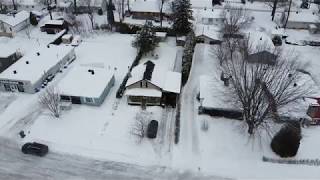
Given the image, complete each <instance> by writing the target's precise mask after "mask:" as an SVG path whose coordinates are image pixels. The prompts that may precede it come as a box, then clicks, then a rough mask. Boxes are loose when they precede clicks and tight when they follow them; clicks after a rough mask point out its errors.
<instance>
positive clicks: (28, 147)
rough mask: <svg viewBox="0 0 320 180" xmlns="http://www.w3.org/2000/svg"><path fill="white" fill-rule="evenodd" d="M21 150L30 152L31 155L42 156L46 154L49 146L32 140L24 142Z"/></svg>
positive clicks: (26, 152) (25, 152)
mask: <svg viewBox="0 0 320 180" xmlns="http://www.w3.org/2000/svg"><path fill="white" fill-rule="evenodd" d="M21 151H22V152H23V153H24V154H32V155H36V156H41V157H43V156H45V155H46V154H48V152H49V147H48V146H47V145H44V144H40V143H36V142H32V143H31V142H29V143H25V144H24V145H23V146H22V148H21Z"/></svg>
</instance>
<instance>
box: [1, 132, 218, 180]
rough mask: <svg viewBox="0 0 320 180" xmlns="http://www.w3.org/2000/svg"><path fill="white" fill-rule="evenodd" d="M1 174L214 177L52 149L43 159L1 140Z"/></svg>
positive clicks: (15, 177)
mask: <svg viewBox="0 0 320 180" xmlns="http://www.w3.org/2000/svg"><path fill="white" fill-rule="evenodd" d="M0 146H1V149H0V177H1V179H6V180H21V179H23V180H29V179H30V180H31V179H32V180H51V179H60V180H61V179H63V180H71V179H72V180H75V179H76V180H85V179H88V180H89V179H90V180H96V179H97V180H100V179H101V180H102V179H104V180H105V179H112V180H117V179H155V180H158V179H159V180H160V179H170V180H171V179H172V180H175V179H176V180H178V179H215V178H212V177H203V176H198V175H193V174H191V173H188V172H186V173H178V172H174V171H172V170H169V169H166V168H164V167H155V166H152V167H142V166H137V165H131V164H126V163H120V162H112V161H99V160H92V159H87V158H84V157H80V156H74V155H68V154H59V153H56V152H50V153H49V154H48V155H47V156H46V157H43V158H40V157H35V156H31V155H24V154H22V153H21V152H20V150H19V145H18V144H16V143H14V142H13V141H11V140H9V139H3V138H1V139H0Z"/></svg>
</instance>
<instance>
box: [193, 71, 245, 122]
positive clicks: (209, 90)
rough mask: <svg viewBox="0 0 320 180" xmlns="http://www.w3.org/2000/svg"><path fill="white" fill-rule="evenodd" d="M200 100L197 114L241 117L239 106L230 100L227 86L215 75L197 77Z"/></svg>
mask: <svg viewBox="0 0 320 180" xmlns="http://www.w3.org/2000/svg"><path fill="white" fill-rule="evenodd" d="M199 83H200V89H199V95H198V98H199V100H200V106H199V114H208V115H211V116H222V117H227V118H235V119H241V118H242V109H241V108H239V107H240V106H239V105H237V104H235V103H234V102H231V101H230V99H229V98H228V97H230V94H228V93H231V92H230V90H229V88H228V86H225V85H224V82H223V81H221V80H220V79H218V78H217V77H215V76H209V75H201V76H200V78H199Z"/></svg>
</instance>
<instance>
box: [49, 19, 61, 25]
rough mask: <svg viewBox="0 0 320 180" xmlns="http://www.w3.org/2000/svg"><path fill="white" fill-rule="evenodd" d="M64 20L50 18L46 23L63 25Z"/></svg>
mask: <svg viewBox="0 0 320 180" xmlns="http://www.w3.org/2000/svg"><path fill="white" fill-rule="evenodd" d="M63 23H64V20H56V19H54V20H49V21H47V22H46V23H45V25H47V24H50V25H63Z"/></svg>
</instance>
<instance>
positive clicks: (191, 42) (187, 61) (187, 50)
mask: <svg viewBox="0 0 320 180" xmlns="http://www.w3.org/2000/svg"><path fill="white" fill-rule="evenodd" d="M195 45H196V39H195V34H194V32H193V31H190V32H189V34H188V36H187V38H186V43H185V46H184V50H183V56H182V84H183V85H184V84H185V83H186V82H187V81H188V78H189V74H190V70H191V65H192V58H193V52H194V47H195Z"/></svg>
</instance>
